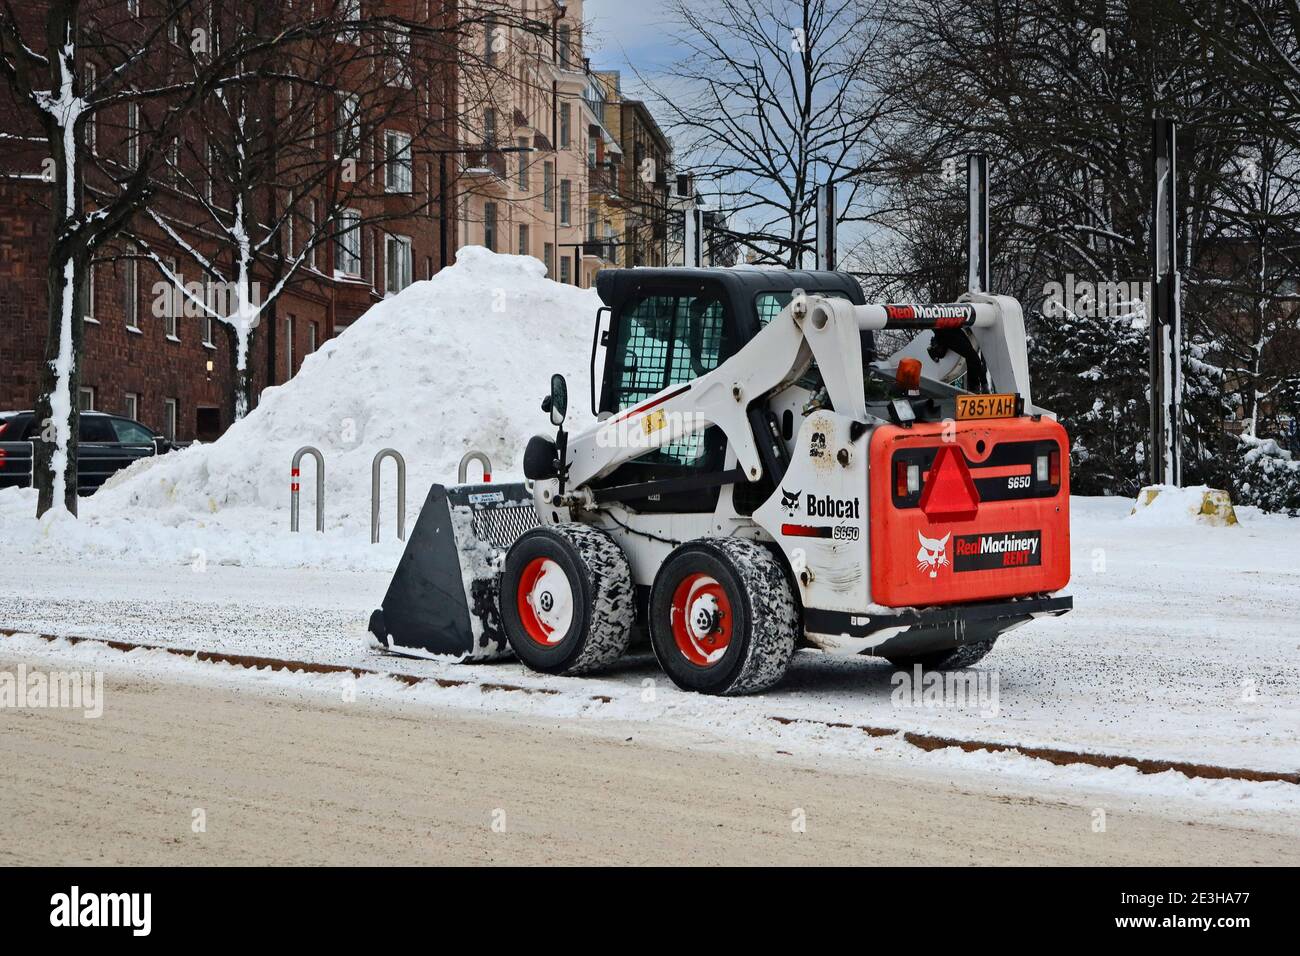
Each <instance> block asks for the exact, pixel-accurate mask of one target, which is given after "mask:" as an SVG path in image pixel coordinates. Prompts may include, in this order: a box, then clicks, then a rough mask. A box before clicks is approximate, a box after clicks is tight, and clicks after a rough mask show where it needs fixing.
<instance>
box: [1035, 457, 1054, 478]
mask: <svg viewBox="0 0 1300 956" xmlns="http://www.w3.org/2000/svg"><path fill="white" fill-rule="evenodd" d="M1050 474H1051V463H1050V461H1049V459H1048V457H1047V456H1046V455H1039V456H1038V460H1037V461H1036V462H1035V463H1034V480H1035V481H1046V480H1047V476H1048V475H1050Z"/></svg>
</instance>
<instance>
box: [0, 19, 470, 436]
mask: <svg viewBox="0 0 1300 956" xmlns="http://www.w3.org/2000/svg"><path fill="white" fill-rule="evenodd" d="M45 6H46V4H44V3H36V4H32V5H30V9H29V10H28V11H27V13H28V16H29V18H30V19H29V24H30V32H29V36H31V37H32V38H33V39H40V38H41V37H42V36H43V30H42V29H41V26H40V20H41V17H43V15H44V9H43V8H44V7H45ZM87 6H88V7H89V8H90V11H89V13H88V14H87V15H88V16H90V17H92V18H93V17H96V16H101V17H106V18H108V17H113V18H115V22H116V23H122V22H125V17H126V15H127V14H130V16H131V17H132V18H134V19H136V20H138V21H139V29H140V31H141V32H142V33H144V32H145V31H148V30H149V29H150V27H151V23H150V20H149V17H150V16H151V15H155V16H161V15H162V11H164V10H166V9H167V7H168V5H167V4H165V3H163V2H162V0H156V2H154V3H152V4H151V3H150V0H121V2H120V3H115V2H114V0H104V2H102V3H99V4H88V5H87ZM339 6H340V9H341V10H343V11H344V12H345V13H350V12H351V11H352V10H354V9H356V10H362V11H363V12H364V15H366V16H381V15H385V14H387V15H392V16H394V17H399V18H402V20H403V21H407V22H409V23H411V24H429V25H432V26H443V27H446V26H447V25H448V24H449V23H451V22H452V20H453V18H454V17H456V16H457V3H456V2H455V0H384V2H374V0H364V4H363V6H357V4H356V0H353V3H348V2H347V0H341V2H340V4H339ZM155 7H156V8H157V10H156V11H155V10H153V8H155ZM119 8H120V9H119ZM195 9H196V10H206V11H207V14H208V16H209V17H211V18H213V19H210V20H207V21H205V23H204V25H205V26H207V27H209V28H210V29H212V31H213V38H214V39H213V42H218V36H219V31H220V29H221V26H220V23H221V19H220V18H221V16H222V14H221V12H220V11H221V10H223V9H225V10H229V9H230V7H228V6H223V5H221V4H216V3H212V4H204V5H199V6H198V7H197V8H195ZM265 10H266V8H263V11H262V15H266V14H265ZM151 11H152V14H151ZM213 11H217V12H215V13H214V12H213ZM351 15H353V16H355V15H356V14H355V13H352V14H351ZM199 16H201V14H200V13H197V12H196V13H195V17H199ZM195 22H198V21H197V20H196V21H195ZM84 23H85V20H84V19H83V24H84ZM91 23H92V25H93V19H92V21H91ZM189 26H190V24H189V23H179V24H178V25H177V28H176V29H175V30H170V31H168V32H170V33H171V34H172V36H171V45H170V46H162V48H161V49H160V50H159V51H157V53H156V56H158V57H167V56H170V55H175V56H178V57H179V56H181V55H182V54H183V53H184V52H185V51H184V50H183V49H182V48H181V46H180V44H182V43H183V41H184V38H185V37H187V36H188V28H189ZM394 29H395V32H396V37H395V39H393V40H389V39H387V38H385V41H384V42H385V43H392V44H394V48H395V49H396V50H398V51H399V52H401V51H403V50H404V51H405V52H406V53H407V54H408V59H409V60H410V63H411V64H414V67H412V66H410V65H409V64H406V63H402V62H395V63H394V68H393V73H392V74H391V75H384V76H379V77H376V76H374V75H371V74H373V73H374V69H373V68H372V66H371V65H370V64H371V62H372V61H373V63H378V62H380V59H379V57H378V55H376V56H375V57H373V58H367V57H363V56H361V55H359V54H357V53H355V52H352V50H351V49H349V50H343V51H340V53H339V55H338V56H337V57H330V56H329V55H328V53H327V54H326V55H325V56H320V52H321V51H319V50H317V51H313V52H314V53H315V54H316V55H317V56H318V57H319V58H320V59H322V60H325V61H330V60H333V61H335V62H336V63H341V64H351V66H347V65H344V66H341V67H339V68H338V70H337V71H336V73H335V74H333V75H332V76H331V79H332V80H333V82H334V84H335V86H336V90H337V92H335V93H334V94H333V96H332V97H330V98H329V99H328V100H327V99H325V98H318V99H317V100H316V101H313V102H312V103H310V104H302V103H299V104H294V103H293V102H292V94H290V102H289V103H288V109H287V110H286V109H281V110H280V111H278V112H277V109H276V107H275V106H274V105H270V101H271V100H277V96H276V95H271V96H269V97H266V99H267V101H268V102H267V103H266V104H261V106H263V107H264V108H265V109H267V110H268V111H269V112H268V113H267V117H266V118H267V119H269V120H270V125H273V126H279V127H280V128H282V129H283V128H287V127H288V126H290V125H292V123H293V122H294V121H295V120H294V118H295V116H300V117H304V118H303V119H301V120H300V127H299V128H300V129H302V130H303V131H304V132H303V134H302V137H301V138H300V139H299V140H297V141H295V143H294V148H295V149H296V150H297V152H298V153H299V154H301V153H302V152H303V149H304V146H306V147H307V148H309V149H314V150H317V151H318V152H319V157H318V159H317V160H315V162H317V164H318V166H319V167H320V169H321V170H322V172H321V174H320V175H315V174H313V176H312V177H310V179H309V180H308V181H309V182H310V191H309V192H308V193H306V194H304V195H299V196H296V197H292V198H290V199H284V198H279V199H277V198H276V197H274V196H271V195H270V193H272V192H275V191H276V190H275V189H274V188H273V187H267V188H266V189H264V190H262V191H261V192H264V193H267V195H260V194H259V196H258V198H257V202H258V210H259V213H258V214H259V215H263V214H264V216H265V219H264V221H265V222H266V223H276V224H278V228H277V229H275V230H272V231H274V232H275V233H276V236H277V238H276V243H277V245H276V247H275V248H276V249H277V250H278V251H277V252H276V254H275V256H274V257H272V258H275V259H277V260H278V261H279V262H280V263H283V262H287V261H291V260H299V264H298V265H297V267H296V271H295V272H294V275H293V278H292V279H291V280H290V281H289V282H287V284H286V285H285V287H284V292H283V293H282V294H281V295H279V296H278V297H276V298H274V301H273V302H271V303H270V304H268V305H267V306H266V307H265V309H264V310H263V312H262V314H261V315H260V317H259V322H258V325H257V328H256V329H255V331H254V332H253V334H252V336H251V340H250V350H249V355H248V368H249V374H250V379H251V380H250V385H251V389H250V391H251V394H252V396H253V400H254V402H255V401H256V396H257V395H258V394H260V392H261V391H262V389H264V388H265V387H266V386H268V385H274V384H278V383H282V382H284V381H286V380H287V379H288V378H290V377H292V375H293V374H294V373H295V372H296V371H297V370H298V368H299V367H300V366H301V364H302V362H303V360H304V359H305V357H306V356H307V355H308V354H310V353H311V352H313V351H314V350H315V349H316V348H317V347H319V345H320V344H322V343H323V342H324V341H325V340H326V339H328V338H330V337H331V336H333V335H335V334H337V333H338V332H339V331H341V330H342V329H344V328H346V327H347V325H348V324H350V323H351V322H352V321H353V320H355V319H356V318H357V317H358V316H360V315H361V314H362V313H364V312H365V311H366V310H367V309H368V308H369V307H370V306H371V305H373V304H374V303H375V302H376V301H378V300H379V299H381V298H382V297H383V296H384V295H386V294H390V293H392V292H396V291H400V289H401V288H403V287H404V286H405V285H408V284H409V283H410V282H412V281H414V280H416V279H423V278H429V277H430V276H431V275H432V274H433V272H434V271H435V270H436V268H437V264H438V263H439V262H440V260H441V258H442V253H441V250H440V248H439V245H438V243H439V223H438V216H439V206H440V200H441V196H440V194H439V181H438V178H437V163H436V157H437V155H438V154H439V153H440V152H442V151H445V150H448V149H451V148H454V146H455V143H456V127H457V121H456V117H455V106H454V103H455V98H456V90H457V64H456V61H455V58H454V57H452V58H448V57H446V56H445V55H439V54H438V53H437V52H436V51H430V50H429V49H428V48H427V47H422V41H421V40H420V39H419V38H414V39H413V38H412V37H411V35H410V27H401V26H398V27H395V28H394ZM402 31H405V36H403V35H402ZM333 42H338V41H333ZM366 42H368V41H367V40H366V39H364V38H360V39H356V40H354V44H355V45H356V46H360V45H361V44H364V43H366ZM386 49H387V48H386ZM422 53H423V54H424V55H421V54H422ZM86 59H87V61H88V62H87V63H86V64H79V67H81V68H82V69H85V70H88V71H90V76H92V77H93V76H94V71H95V69H96V64H95V63H94V55H93V54H91V53H87V55H86ZM389 59H391V60H394V61H397V60H398V58H396V57H392V58H389ZM362 64H367V65H366V66H362ZM324 69H325V67H322V70H324ZM362 74H365V75H362ZM324 76H325V74H324V73H322V74H320V76H314V77H312V79H313V80H319V79H321V78H322V77H324ZM86 82H87V83H89V82H91V81H90V80H87V81H86ZM360 91H364V92H360ZM350 98H352V99H353V100H359V99H363V98H364V99H367V100H373V99H376V98H382V100H383V105H382V107H381V108H379V109H377V110H376V109H373V108H371V106H370V104H369V103H366V104H356V103H354V104H353V107H352V108H353V109H354V110H355V113H356V116H357V117H359V118H346V119H343V120H339V121H338V122H335V120H336V119H337V118H338V117H339V116H340V115H342V114H341V113H340V110H342V109H343V106H341V105H340V104H348V103H349V101H350ZM447 103H451V104H453V105H452V106H451V107H450V108H447V107H446V105H445V104H447ZM281 106H283V104H281ZM147 109H148V107H147V106H145V107H139V106H133V105H127V106H122V107H114V108H111V109H106V110H104V111H102V112H100V113H97V114H96V117H95V123H94V128H93V129H91V128H89V127H88V129H87V133H86V137H87V139H88V140H89V142H87V143H86V148H88V149H93V150H94V161H95V165H96V166H100V167H102V166H103V165H104V164H105V163H119V164H120V163H123V162H126V161H128V157H130V156H133V155H134V153H133V152H132V151H133V150H137V149H138V147H137V146H135V145H132V144H133V143H134V142H136V141H137V140H138V138H139V133H138V130H139V129H140V128H141V127H144V126H147V125H148V121H149V117H148V115H147ZM132 111H134V112H132ZM343 125H347V126H348V127H349V129H354V130H355V132H356V134H357V135H356V136H355V138H354V140H353V141H352V142H350V143H348V144H347V145H343V144H341V142H340V137H339V133H340V129H341V127H342V126H343ZM205 127H206V128H205ZM0 129H4V130H6V131H14V132H11V133H9V134H8V135H7V136H5V137H2V138H0V410H5V409H20V408H31V407H33V405H34V403H35V401H36V398H37V395H38V392H39V388H40V368H41V363H42V361H43V354H44V346H45V339H46V328H47V318H46V302H47V289H46V256H47V250H48V249H49V246H50V229H51V213H50V202H51V199H52V198H53V187H52V185H51V184H50V183H48V182H46V181H44V180H43V179H42V178H41V175H40V174H41V169H42V166H41V163H42V153H43V150H42V149H41V148H40V147H41V143H40V141H39V129H38V128H36V127H35V125H34V124H33V123H31V122H30V120H29V118H28V117H27V116H25V115H24V114H23V112H22V110H21V109H20V108H19V106H18V104H16V103H15V102H14V101H13V99H12V95H11V92H10V91H9V90H8V89H7V88H6V86H5V84H4V83H3V82H0ZM219 130H220V127H219V124H218V123H215V122H214V121H213V118H212V117H210V116H206V117H205V116H203V115H201V114H200V115H196V116H195V122H194V124H193V128H192V129H191V130H187V132H186V135H185V137H184V140H185V142H184V143H183V144H177V145H176V146H175V147H174V148H173V151H174V155H173V152H172V151H169V154H168V160H167V164H166V166H165V168H160V169H158V170H157V172H156V173H155V172H154V171H152V170H151V174H152V175H154V178H155V182H154V183H153V186H154V189H155V195H154V196H153V198H152V199H151V200H150V206H151V208H152V209H154V210H156V211H159V212H160V213H161V215H162V216H163V217H164V218H165V219H167V220H169V221H170V222H171V223H175V224H176V225H175V229H176V233H177V236H179V237H180V238H181V239H182V240H183V242H181V243H178V242H176V241H173V239H174V238H175V237H173V236H168V235H167V234H166V233H165V232H164V230H163V229H162V228H161V227H160V226H158V225H157V224H155V223H154V222H152V221H151V218H150V217H149V216H146V215H145V214H144V213H139V214H137V215H136V217H135V219H134V221H133V224H132V234H133V235H134V236H136V237H138V239H139V242H134V241H130V240H127V239H124V240H123V241H121V242H117V243H114V245H113V247H112V248H109V249H101V251H100V253H99V259H100V261H98V262H97V264H95V265H94V266H93V268H92V269H91V278H90V280H89V287H88V289H87V292H88V296H87V302H88V306H87V307H86V308H85V309H84V310H83V311H84V312H85V313H86V314H85V316H84V323H85V324H84V349H83V355H82V361H81V384H80V395H79V400H80V404H81V407H82V408H95V409H100V410H104V411H109V412H113V413H118V414H125V415H128V416H130V417H132V418H136V419H138V420H140V421H143V422H145V423H146V424H148V425H150V426H152V427H154V428H156V429H158V430H159V431H162V432H164V433H165V434H168V435H169V436H173V437H175V438H176V439H177V440H179V441H190V440H194V439H200V440H211V439H214V438H216V437H217V436H218V435H220V434H221V432H223V431H224V430H225V429H226V428H227V427H229V425H230V424H231V422H232V421H233V418H234V415H235V394H236V384H235V383H236V374H235V361H234V355H235V350H236V339H235V335H234V333H233V331H232V329H231V328H230V327H229V326H228V325H226V324H224V323H222V322H220V321H217V320H213V319H212V318H211V317H209V316H205V315H203V314H202V313H201V312H196V310H194V309H188V310H187V309H186V308H184V299H183V297H180V296H177V295H176V294H175V293H174V283H173V282H172V281H170V280H169V278H168V276H167V275H166V274H165V273H164V271H163V269H162V268H161V266H160V264H159V263H158V262H155V261H152V260H151V259H150V258H148V257H145V256H144V255H143V254H142V252H143V251H144V250H148V251H149V252H150V254H151V255H155V256H157V257H158V258H159V259H160V260H161V264H162V265H166V266H167V267H168V268H169V269H170V271H171V272H172V275H173V277H180V278H181V279H182V280H183V284H185V285H191V284H192V282H193V281H198V286H197V287H196V288H198V289H199V290H201V294H202V295H203V296H204V297H205V301H206V297H207V296H208V295H209V294H212V293H213V292H214V290H215V289H216V287H217V286H219V283H217V282H214V281H213V280H212V279H211V278H210V277H207V276H205V275H203V273H202V270H201V269H200V268H199V267H198V265H197V264H196V261H195V258H194V257H193V256H191V255H188V254H187V249H189V248H192V249H194V250H196V251H198V254H199V255H202V256H204V257H207V258H209V259H210V260H211V261H212V262H213V263H214V264H217V263H220V264H221V265H222V266H223V271H225V272H229V273H232V274H233V273H234V271H235V263H234V262H233V261H231V259H232V255H233V254H232V252H231V251H230V249H229V248H228V246H229V245H230V243H229V242H228V241H226V240H227V239H228V237H223V236H221V235H220V234H219V233H220V230H219V229H216V228H215V227H214V224H215V223H217V222H219V221H220V217H221V212H222V211H224V210H225V209H228V208H229V207H230V206H231V204H232V201H231V197H230V195H229V192H230V190H229V189H228V187H226V186H223V183H222V181H221V180H222V171H219V170H216V169H213V168H204V167H205V165H208V164H205V163H204V162H203V159H204V158H206V157H208V156H209V155H210V153H209V150H210V149H215V148H217V147H218V146H219V145H221V142H222V140H218V139H215V137H222V136H223V133H222V132H220V131H219ZM133 135H135V136H136V140H133V139H132V136H133ZM27 137H35V138H34V139H28V138H27ZM207 137H214V142H213V144H211V145H207V144H205V143H204V140H205V138H207ZM286 151H287V147H286ZM187 156H188V157H191V160H190V162H189V166H188V167H187ZM196 157H197V158H196ZM292 162H293V163H294V164H295V166H296V167H297V168H302V167H303V165H304V161H303V159H302V156H301V155H298V156H296V157H294V158H293V160H292ZM349 163H350V164H351V168H350V170H349V174H348V175H349V177H350V178H349V180H348V181H349V183H358V182H359V183H362V184H364V185H352V186H351V187H350V189H351V192H350V193H349V194H348V195H349V200H348V201H347V202H346V203H344V205H346V206H347V207H348V208H347V210H346V212H345V213H344V214H343V215H344V216H347V217H352V218H351V219H350V220H347V221H345V220H339V221H336V222H332V223H330V224H328V225H327V224H326V222H324V221H321V222H317V221H316V220H317V219H318V215H319V218H320V219H322V220H325V219H326V218H327V217H328V213H327V212H326V210H329V209H331V208H333V209H334V210H335V213H336V214H337V213H338V212H339V209H338V199H337V197H338V196H339V195H340V177H341V176H342V175H343V174H342V173H340V172H339V170H340V169H342V168H344V165H345V164H349ZM284 165H286V166H287V165H288V162H286V163H284ZM92 175H93V173H91V172H88V173H87V181H88V183H90V182H91V177H92ZM205 178H206V179H207V181H208V182H211V183H212V184H213V185H205V186H200V185H198V184H199V183H200V181H202V180H204V179H205ZM266 178H267V181H268V182H271V183H275V182H277V181H279V180H281V179H283V177H282V176H279V175H271V176H268V177H266ZM104 182H107V181H106V180H105V181H104ZM452 185H453V188H454V187H455V184H454V183H453V184H452ZM223 189H226V192H227V194H226V195H225V196H223V193H222V190H223ZM197 192H205V193H206V196H205V197H204V198H206V200H207V203H208V204H209V205H210V209H211V211H212V215H211V216H210V217H207V218H205V208H207V207H205V203H204V202H203V201H201V200H200V197H199V196H198V195H196V193H197ZM89 201H92V200H88V202H89ZM277 202H278V205H277ZM331 203H334V204H335V205H334V206H331ZM446 214H447V215H448V216H449V217H450V219H451V229H450V231H451V234H452V235H453V236H454V234H455V220H454V217H455V215H456V212H455V204H454V202H449V203H448V208H447V212H446ZM348 222H355V224H356V225H355V228H348ZM267 228H268V230H269V229H270V227H269V226H268V227H267ZM259 266H260V271H255V272H254V274H253V282H254V283H256V284H257V286H258V287H259V288H261V289H264V290H269V289H273V288H275V286H276V284H277V276H276V275H275V274H270V273H268V272H267V270H266V267H265V260H264V261H263V262H262V263H260V264H259ZM275 268H284V267H283V266H282V265H277V266H276V267H275ZM168 289H172V290H173V294H170V295H166V296H164V295H161V293H162V292H164V291H165V290H168ZM160 302H161V303H164V304H163V305H161V306H160V305H159V303H160ZM178 305H179V306H180V307H179V308H178V307H177V306H178Z"/></svg>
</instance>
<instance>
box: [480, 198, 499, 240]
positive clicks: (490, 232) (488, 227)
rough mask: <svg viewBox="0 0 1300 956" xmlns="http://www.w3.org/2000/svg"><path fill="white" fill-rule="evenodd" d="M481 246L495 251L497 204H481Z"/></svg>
mask: <svg viewBox="0 0 1300 956" xmlns="http://www.w3.org/2000/svg"><path fill="white" fill-rule="evenodd" d="M483 245H485V246H487V247H488V248H489V249H491V250H492V251H493V252H496V251H497V204H496V203H494V202H489V203H484V204H483Z"/></svg>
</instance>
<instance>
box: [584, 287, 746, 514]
mask: <svg viewBox="0 0 1300 956" xmlns="http://www.w3.org/2000/svg"><path fill="white" fill-rule="evenodd" d="M612 326H613V327H612V328H611V330H610V333H611V334H610V338H609V345H608V351H607V353H606V356H605V375H604V381H603V387H602V389H601V411H602V412H610V413H617V412H620V411H622V410H623V409H625V408H630V407H631V406H633V405H637V404H639V403H640V402H643V401H645V400H646V399H648V398H650V397H651V396H653V395H655V394H656V393H658V392H661V391H663V390H664V389H666V388H669V387H671V386H673V385H680V384H683V383H685V382H689V381H691V380H692V379H695V378H699V377H700V376H701V375H704V374H706V373H708V372H711V371H713V370H714V369H715V368H717V367H718V366H719V365H720V364H721V363H722V362H723V361H725V360H726V359H727V358H730V357H731V355H732V354H733V353H734V351H735V342H736V333H735V317H734V316H732V315H730V314H729V310H728V308H727V305H726V302H725V300H724V298H723V296H722V294H721V292H720V290H714V289H712V288H710V287H709V286H707V285H701V284H699V283H694V284H692V285H691V286H686V287H682V288H681V289H680V290H678V291H667V290H655V292H654V293H653V294H647V295H644V296H640V297H634V298H632V299H629V300H628V301H627V302H626V303H625V304H624V306H623V307H622V309H621V310H620V311H619V313H618V314H617V315H615V316H614V317H613V322H612ZM725 457H726V437H725V436H724V435H723V433H722V430H721V429H719V428H717V427H716V426H714V427H710V428H708V429H706V430H704V431H702V432H696V433H694V434H692V435H688V436H686V437H685V438H683V439H682V440H680V441H678V442H674V443H673V444H671V445H667V446H664V447H662V448H655V449H652V450H650V451H647V452H646V453H645V454H643V455H641V456H640V457H638V458H636V459H634V460H632V461H630V462H628V463H626V464H624V465H622V466H621V467H619V468H618V469H616V470H615V471H614V472H612V473H611V474H609V475H607V476H606V477H604V478H603V479H600V480H599V481H597V482H595V486H596V487H598V488H611V487H617V486H622V485H635V484H641V483H646V482H656V481H661V480H667V479H674V478H685V477H688V476H691V475H703V474H709V473H714V472H721V471H722V470H723V464H724V461H725ZM718 493H719V486H714V487H709V488H704V489H701V490H695V491H683V492H672V493H665V494H655V493H648V494H646V495H645V496H643V497H638V498H632V499H628V500H626V501H625V502H624V503H625V504H627V505H628V506H629V507H630V508H632V509H634V510H637V511H654V512H670V513H686V512H711V511H713V510H714V508H716V506H717V501H718Z"/></svg>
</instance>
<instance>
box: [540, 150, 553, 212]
mask: <svg viewBox="0 0 1300 956" xmlns="http://www.w3.org/2000/svg"><path fill="white" fill-rule="evenodd" d="M542 208H543V209H544V210H546V211H547V212H554V211H555V163H553V162H551V161H550V160H549V159H548V160H547V161H546V162H545V163H543V164H542Z"/></svg>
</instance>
